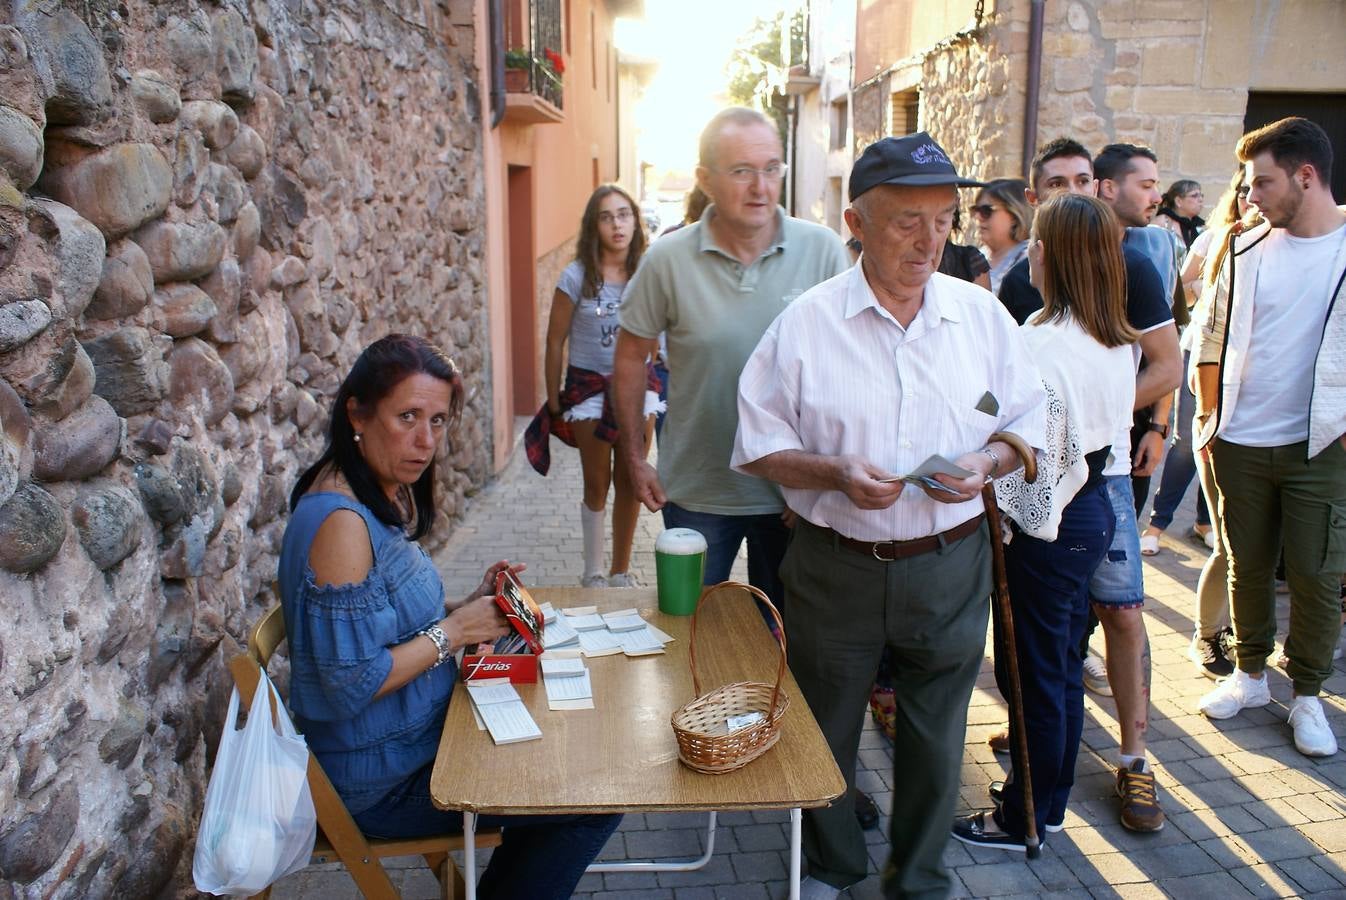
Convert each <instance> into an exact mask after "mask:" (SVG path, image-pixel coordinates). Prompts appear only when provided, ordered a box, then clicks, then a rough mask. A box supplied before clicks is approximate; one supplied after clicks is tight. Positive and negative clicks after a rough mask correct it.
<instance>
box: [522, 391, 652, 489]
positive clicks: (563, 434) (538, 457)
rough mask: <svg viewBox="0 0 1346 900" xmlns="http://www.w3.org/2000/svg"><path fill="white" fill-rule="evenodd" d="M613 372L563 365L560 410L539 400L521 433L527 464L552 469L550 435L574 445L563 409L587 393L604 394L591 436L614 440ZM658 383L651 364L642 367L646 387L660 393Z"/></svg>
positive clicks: (540, 471) (585, 397)
mask: <svg viewBox="0 0 1346 900" xmlns="http://www.w3.org/2000/svg"><path fill="white" fill-rule="evenodd" d="M611 385H612V376H610V375H600V374H598V373H597V372H594V371H591V370H589V369H580V368H576V367H575V366H569V367H568V368H567V369H566V383H565V388H564V389H562V391H561V395H560V397H558V398H557V399H558V402H559V403H560V406H561V411H560V412H559V413H557V414H556V415H554V416H553V415H552V414H551V411H550V410H549V409H547V401H545V400H544V401H542V406H541V408H539V409H538V411H537V415H535V416H533V421H531V422H529V423H528V429H527V430H526V431H525V432H524V433H523V448H524V452H525V453H527V454H528V464H529V465H531V466H532V467H533V469H534V470H535V471H536V472H537V473H538V474H539V475H546V474H547V472H548V470H549V469H551V438H552V437H553V436H555V437H557V438H558V439H559V440H560V441H561V442H562V443H564V444H566V445H567V446H570V447H573V446H575V433H574V431H573V430H572V429H571V427H570V425H571V423H570V422H567V421H566V420H565V418H564V416H565V413H566V410H568V409H571V408H572V407H576V406H579V405H580V404H581V403H583V402H584V401H585V400H588V399H589V398H590V397H595V396H597V395H599V394H602V395H603V416H602V418H601V419H599V420H598V424H597V425H596V426H595V427H594V436H595V437H597V438H598V439H599V440H600V441H607V442H608V443H609V444H615V443H617V417H616V415H615V414H614V413H613V411H612V391H611V390H610V388H611ZM660 387H661V384H660V381H659V376H658V375H656V374H655V372H654V366H651V365H647V366H646V367H645V389H646V390H650V391H654V392H655V393H656V394H657V393H659V388H660Z"/></svg>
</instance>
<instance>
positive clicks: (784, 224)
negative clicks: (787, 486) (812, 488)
mask: <svg viewBox="0 0 1346 900" xmlns="http://www.w3.org/2000/svg"><path fill="white" fill-rule="evenodd" d="M714 215H715V207H714V206H710V207H708V208H707V209H706V212H705V215H703V216H702V217H701V221H699V222H696V223H693V224H691V225H688V226H687V227H685V228H680V229H678V230H677V231H675V232H673V233H672V234H669V235H667V236H665V237H662V238H660V239H659V240H658V241H656V242H655V243H654V244H653V245H651V247H650V249H649V252H647V253H646V254H645V258H644V260H643V261H642V262H641V264H640V268H639V269H638V270H637V271H636V274H635V277H633V278H632V279H631V282H630V283H629V284H628V285H627V289H626V294H625V295H624V297H623V299H622V306H621V309H620V311H619V319H620V323H621V326H622V328H623V329H624V330H626V331H628V332H630V333H631V334H634V335H636V336H637V337H642V338H651V339H652V338H656V337H658V336H659V334H660V332H663V333H665V334H666V336H667V340H668V368H669V385H668V415H667V416H666V417H665V419H664V426H663V432H662V433H661V435H660V437H659V479H660V481H662V482H663V485H664V491H665V492H666V493H667V495H668V499H669V500H670V501H672V502H673V503H676V504H677V505H678V506H681V507H683V508H685V509H690V510H693V511H695V512H703V513H716V514H719V515H731V516H747V515H763V514H767V513H778V512H780V511H781V510H783V509H784V508H785V503H784V500H782V498H781V493H780V489H779V488H778V487H777V486H776V485H775V484H772V483H771V482H769V481H763V480H762V479H759V478H753V477H752V476H750V475H742V474H739V473H738V472H734V471H732V470H731V469H730V468H729V457H730V455H731V454H732V453H733V450H734V433H735V432H736V431H737V430H738V377H739V374H740V373H741V372H742V371H743V366H744V364H745V363H746V362H747V361H748V357H749V356H751V355H752V351H753V350H754V349H755V348H756V347H757V342H758V341H759V340H760V339H761V337H762V335H763V333H765V332H766V329H767V326H769V325H770V324H771V323H772V322H773V321H774V320H775V318H776V316H777V315H779V314H780V312H781V310H783V309H785V307H786V305H787V304H789V303H790V301H792V300H794V299H795V298H796V297H798V296H799V295H800V294H802V293H804V291H806V290H808V289H809V288H811V287H813V286H814V285H815V284H819V283H820V282H823V281H826V280H827V279H828V278H831V277H832V276H833V275H836V274H838V273H839V272H843V271H845V270H846V269H847V268H848V267H849V266H850V257H849V254H848V253H847V252H846V247H845V245H844V244H842V242H841V238H840V237H838V236H837V234H836V232H834V231H832V230H831V229H829V228H826V227H824V226H822V225H816V224H814V223H812V222H804V221H801V220H800V219H795V218H791V217H789V216H787V215H785V213H784V212H783V211H778V212H777V216H776V223H777V226H776V236H775V240H774V241H773V242H772V243H771V245H770V246H769V247H767V249H766V250H765V251H764V252H763V253H762V255H761V256H760V257H759V258H758V259H756V260H755V261H754V262H753V263H752V264H751V265H748V266H745V265H743V264H742V263H740V262H739V261H738V260H737V259H735V258H734V257H733V256H731V255H730V254H729V253H727V252H725V251H724V250H721V249H720V248H719V247H718V246H716V244H715V241H714V239H713V238H712V236H711V233H710V231H709V230H708V229H707V228H706V227H705V224H706V222H708V221H710V220H711V218H713V217H714ZM837 351H838V352H845V351H844V348H837Z"/></svg>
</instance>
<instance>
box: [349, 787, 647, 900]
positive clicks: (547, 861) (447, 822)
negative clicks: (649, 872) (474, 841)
mask: <svg viewBox="0 0 1346 900" xmlns="http://www.w3.org/2000/svg"><path fill="white" fill-rule="evenodd" d="M432 768H433V766H430V765H427V766H425V768H423V769H421V770H420V771H418V772H417V773H416V774H414V775H412V776H411V777H410V778H408V779H407V780H406V781H404V782H402V784H400V785H398V786H397V787H396V788H394V789H393V790H392V792H391V793H389V794H388V795H387V796H386V797H384V798H383V799H382V800H380V801H379V802H378V803H376V804H375V805H374V806H372V807H370V808H369V809H367V810H365V811H364V812H362V813H360V814H359V815H357V816H355V824H357V825H359V826H360V830H361V831H363V832H364V833H365V834H366V835H368V836H370V837H381V838H412V837H424V836H426V835H431V834H454V833H460V832H461V831H462V830H463V814H462V813H461V812H458V811H455V810H446V809H439V808H438V807H436V806H435V804H434V801H432V800H431V799H430V770H431V769H432ZM621 821H622V817H621V815H620V814H617V815H590V816H478V817H477V827H478V828H501V829H503V831H502V832H501V835H500V846H499V847H497V848H496V849H495V851H494V852H493V853H492V854H491V862H490V865H488V866H487V867H486V871H485V872H484V873H483V874H482V876H481V881H480V882H479V883H478V885H477V896H478V897H481V898H482V900H516V898H518V900H564V898H567V897H569V896H570V895H571V894H573V893H574V892H575V885H576V884H578V883H579V880H580V879H581V878H582V877H584V870H585V869H586V868H588V866H589V863H591V862H593V860H594V858H595V857H596V856H598V854H599V852H601V851H602V849H603V845H604V844H606V843H607V842H608V838H609V837H610V836H611V835H612V832H614V831H616V830H617V826H618V825H619V824H620V823H621Z"/></svg>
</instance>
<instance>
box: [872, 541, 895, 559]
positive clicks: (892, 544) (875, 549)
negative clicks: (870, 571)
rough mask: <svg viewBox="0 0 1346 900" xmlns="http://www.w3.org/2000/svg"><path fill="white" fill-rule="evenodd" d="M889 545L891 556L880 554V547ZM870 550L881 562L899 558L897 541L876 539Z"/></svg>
mask: <svg viewBox="0 0 1346 900" xmlns="http://www.w3.org/2000/svg"><path fill="white" fill-rule="evenodd" d="M883 546H887V547H888V548H889V552H890V553H891V554H892V555H891V556H880V555H879V548H880V547H883ZM869 552H870V554H871V555H873V557H874V558H875V559H877V560H878V561H879V562H893V561H894V560H895V559H897V541H875V542H874V546H873V547H870V548H869Z"/></svg>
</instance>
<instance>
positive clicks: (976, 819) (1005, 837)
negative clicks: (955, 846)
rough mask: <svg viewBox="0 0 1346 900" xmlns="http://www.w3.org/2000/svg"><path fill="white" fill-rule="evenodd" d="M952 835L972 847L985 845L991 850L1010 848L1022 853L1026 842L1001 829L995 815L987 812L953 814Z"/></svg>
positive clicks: (1025, 849) (1025, 847)
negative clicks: (962, 814)
mask: <svg viewBox="0 0 1346 900" xmlns="http://www.w3.org/2000/svg"><path fill="white" fill-rule="evenodd" d="M953 836H954V839H955V840H959V841H962V842H963V843H964V844H969V845H971V846H973V847H987V848H989V849H992V850H1011V851H1013V852H1015V853H1024V852H1026V851H1027V850H1028V844H1027V843H1026V842H1025V841H1024V839H1023V838H1022V837H1015V836H1014V835H1012V834H1010V833H1009V832H1008V831H1001V830H1000V826H999V825H998V824H996V821H995V816H993V815H990V814H989V813H987V812H979V813H973V814H972V815H970V816H955V817H954V820H953Z"/></svg>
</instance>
